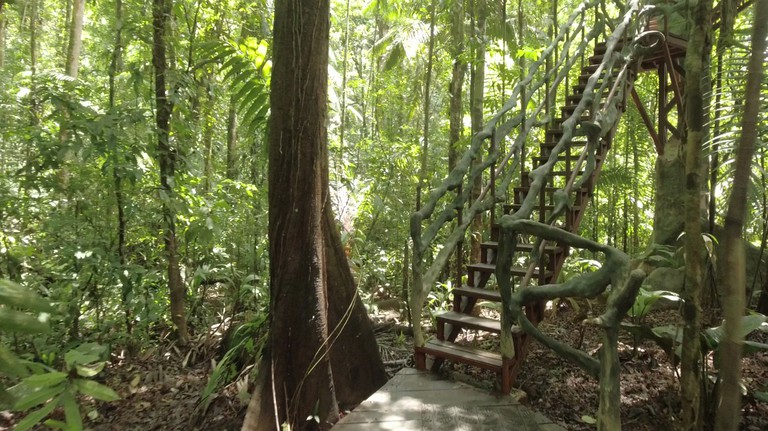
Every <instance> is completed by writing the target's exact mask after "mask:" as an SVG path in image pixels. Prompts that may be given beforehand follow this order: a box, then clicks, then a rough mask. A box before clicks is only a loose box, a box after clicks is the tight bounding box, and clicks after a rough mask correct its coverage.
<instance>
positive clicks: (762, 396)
mask: <svg viewBox="0 0 768 431" xmlns="http://www.w3.org/2000/svg"><path fill="white" fill-rule="evenodd" d="M755 399H756V400H758V401H762V402H764V403H768V392H755Z"/></svg>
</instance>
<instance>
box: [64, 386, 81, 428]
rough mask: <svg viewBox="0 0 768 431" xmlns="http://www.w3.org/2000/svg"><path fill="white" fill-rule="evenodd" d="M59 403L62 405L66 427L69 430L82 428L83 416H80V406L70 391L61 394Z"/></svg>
mask: <svg viewBox="0 0 768 431" xmlns="http://www.w3.org/2000/svg"><path fill="white" fill-rule="evenodd" d="M60 399H61V401H60V404H61V405H62V407H64V417H65V418H67V428H68V429H69V430H70V431H82V430H83V418H82V417H81V416H80V407H79V406H78V405H77V401H76V400H75V397H74V396H73V395H72V393H71V392H70V391H65V392H64V393H63V394H61V397H60Z"/></svg>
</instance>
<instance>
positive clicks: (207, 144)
mask: <svg viewBox="0 0 768 431" xmlns="http://www.w3.org/2000/svg"><path fill="white" fill-rule="evenodd" d="M211 78H212V76H209V79H211ZM215 108H216V96H215V95H213V94H211V95H210V97H209V99H208V103H207V104H206V106H205V107H204V108H203V115H202V126H203V176H204V179H203V190H204V191H205V192H206V193H208V192H210V191H211V183H212V181H213V131H214V128H215V121H214V119H213V116H212V114H213V111H214V109H215Z"/></svg>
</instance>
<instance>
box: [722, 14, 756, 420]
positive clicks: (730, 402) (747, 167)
mask: <svg viewBox="0 0 768 431" xmlns="http://www.w3.org/2000/svg"><path fill="white" fill-rule="evenodd" d="M766 35H768V1H758V2H757V4H756V6H755V16H754V24H753V27H752V55H751V57H750V59H749V65H748V66H747V84H746V91H745V92H744V94H745V95H746V101H745V104H744V116H743V117H742V119H741V140H740V142H739V148H738V150H737V153H736V169H735V170H734V178H733V188H732V191H731V196H730V198H729V199H728V213H727V215H726V217H725V244H724V247H725V252H724V255H725V262H724V265H723V272H724V273H725V274H729V276H728V277H725V278H724V279H723V281H724V283H723V291H724V298H723V311H724V314H725V339H724V341H723V344H722V346H721V349H722V350H721V354H722V356H721V363H722V364H724V366H722V367H721V368H720V379H721V384H720V403H719V405H718V409H717V419H716V423H715V429H716V430H717V431H736V430H737V429H738V428H739V422H740V419H741V388H740V384H741V350H742V344H743V342H744V337H743V335H742V334H741V319H742V317H743V316H744V307H745V301H744V292H745V277H744V266H745V259H744V244H743V242H742V239H741V230H742V229H743V227H744V218H745V217H746V213H747V187H749V181H750V180H749V177H750V173H751V172H752V168H751V164H752V156H753V155H754V153H755V142H756V141H757V117H758V113H759V111H760V86H761V83H762V80H763V68H764V62H765V49H766Z"/></svg>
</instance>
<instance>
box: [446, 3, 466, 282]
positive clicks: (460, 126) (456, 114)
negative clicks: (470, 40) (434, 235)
mask: <svg viewBox="0 0 768 431" xmlns="http://www.w3.org/2000/svg"><path fill="white" fill-rule="evenodd" d="M450 52H451V57H453V59H454V60H453V71H452V74H451V84H450V87H449V92H450V105H449V113H448V116H449V118H450V129H449V133H448V172H451V171H452V170H453V168H454V167H456V161H457V160H458V157H459V151H460V148H458V145H459V141H460V140H461V136H462V133H463V131H464V103H463V100H462V96H463V94H462V93H463V91H464V74H465V70H466V67H467V64H466V61H464V59H463V57H462V56H463V54H464V0H453V2H452V3H451V49H450ZM456 193H457V194H461V187H459V188H458V189H457V190H456ZM457 223H458V224H461V223H462V210H458V219H457ZM462 248H463V247H462V244H461V243H459V244H458V246H457V247H456V267H455V274H456V285H457V286H460V285H461V275H462V268H463V267H464V253H463V250H462Z"/></svg>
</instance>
